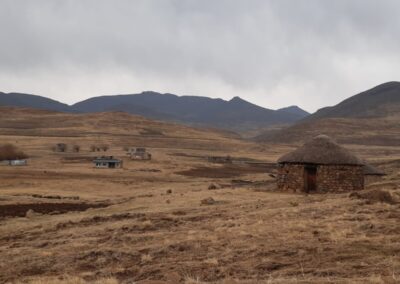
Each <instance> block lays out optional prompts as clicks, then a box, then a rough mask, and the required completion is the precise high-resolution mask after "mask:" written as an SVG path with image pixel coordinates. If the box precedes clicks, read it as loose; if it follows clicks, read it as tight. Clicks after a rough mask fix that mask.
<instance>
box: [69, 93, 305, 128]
mask: <svg viewBox="0 0 400 284" xmlns="http://www.w3.org/2000/svg"><path fill="white" fill-rule="evenodd" d="M71 107H72V109H73V110H74V111H78V112H98V111H108V110H120V111H125V112H128V113H134V114H140V115H143V116H145V117H148V118H154V119H166V120H172V121H176V122H181V123H187V124H191V125H201V126H204V125H207V126H212V127H217V128H224V129H230V130H235V131H239V132H240V131H243V130H247V129H249V128H257V127H264V126H268V125H274V124H285V123H293V122H295V121H297V120H299V119H301V118H304V117H305V116H307V115H308V113H307V112H305V111H302V110H300V109H299V108H297V109H296V110H294V109H293V108H290V109H281V110H271V109H266V108H262V107H260V106H257V105H254V104H251V103H249V102H247V101H245V100H243V99H241V98H239V97H235V98H233V99H231V100H230V101H225V100H222V99H211V98H207V97H196V96H181V97H179V96H176V95H172V94H160V93H155V92H143V93H141V94H134V95H118V96H102V97H95V98H91V99H88V100H85V101H83V102H80V103H77V104H75V105H73V106H71ZM299 110H300V111H299Z"/></svg>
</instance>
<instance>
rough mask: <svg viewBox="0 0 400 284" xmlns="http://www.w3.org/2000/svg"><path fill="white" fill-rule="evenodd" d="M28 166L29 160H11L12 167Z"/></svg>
mask: <svg viewBox="0 0 400 284" xmlns="http://www.w3.org/2000/svg"><path fill="white" fill-rule="evenodd" d="M26 165H28V160H26V159H18V160H10V166H26Z"/></svg>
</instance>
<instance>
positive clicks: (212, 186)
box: [208, 183, 218, 190]
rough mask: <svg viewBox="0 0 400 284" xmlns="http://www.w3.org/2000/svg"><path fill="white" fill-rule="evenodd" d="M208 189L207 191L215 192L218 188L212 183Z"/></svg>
mask: <svg viewBox="0 0 400 284" xmlns="http://www.w3.org/2000/svg"><path fill="white" fill-rule="evenodd" d="M208 189H209V190H215V189H218V187H217V186H216V185H215V184H214V183H212V184H210V185H209V186H208Z"/></svg>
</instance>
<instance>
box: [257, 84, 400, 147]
mask: <svg viewBox="0 0 400 284" xmlns="http://www.w3.org/2000/svg"><path fill="white" fill-rule="evenodd" d="M318 134H327V135H329V136H331V137H333V138H334V139H336V140H337V141H340V142H342V143H350V144H351V143H358V144H374V145H386V146H387V145H396V146H398V145H400V83H399V82H388V83H384V84H381V85H378V86H376V87H374V88H372V89H370V90H367V91H364V92H361V93H359V94H357V95H354V96H352V97H350V98H348V99H346V100H344V101H342V102H341V103H339V104H337V105H335V106H332V107H326V108H322V109H320V110H318V111H317V112H316V113H314V114H312V115H310V116H308V117H306V118H304V119H302V120H300V121H298V122H296V123H295V124H293V125H291V126H289V127H287V128H283V129H280V130H271V131H266V132H264V133H262V134H261V135H258V136H257V137H255V138H254V139H255V140H256V141H259V142H273V143H297V142H302V141H306V140H308V139H310V138H312V137H313V136H315V135H318Z"/></svg>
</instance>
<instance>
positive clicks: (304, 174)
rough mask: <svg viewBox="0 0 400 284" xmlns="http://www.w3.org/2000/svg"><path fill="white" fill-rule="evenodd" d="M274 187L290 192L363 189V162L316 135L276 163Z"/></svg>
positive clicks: (323, 136)
mask: <svg viewBox="0 0 400 284" xmlns="http://www.w3.org/2000/svg"><path fill="white" fill-rule="evenodd" d="M277 183H278V188H279V189H281V190H285V191H293V192H306V193H312V192H344V191H352V190H360V189H364V163H363V162H362V161H361V160H360V159H359V158H357V157H356V156H354V155H353V154H351V153H350V152H349V151H348V150H346V149H345V148H343V147H341V146H340V145H338V144H337V143H336V142H334V141H333V140H331V139H330V138H329V137H328V136H325V135H319V136H316V137H315V138H314V139H312V140H311V141H309V142H307V143H305V144H304V145H303V146H302V147H300V148H298V149H297V150H295V151H293V152H291V153H289V154H286V155H284V156H282V157H281V158H280V159H279V160H278V176H277Z"/></svg>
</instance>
